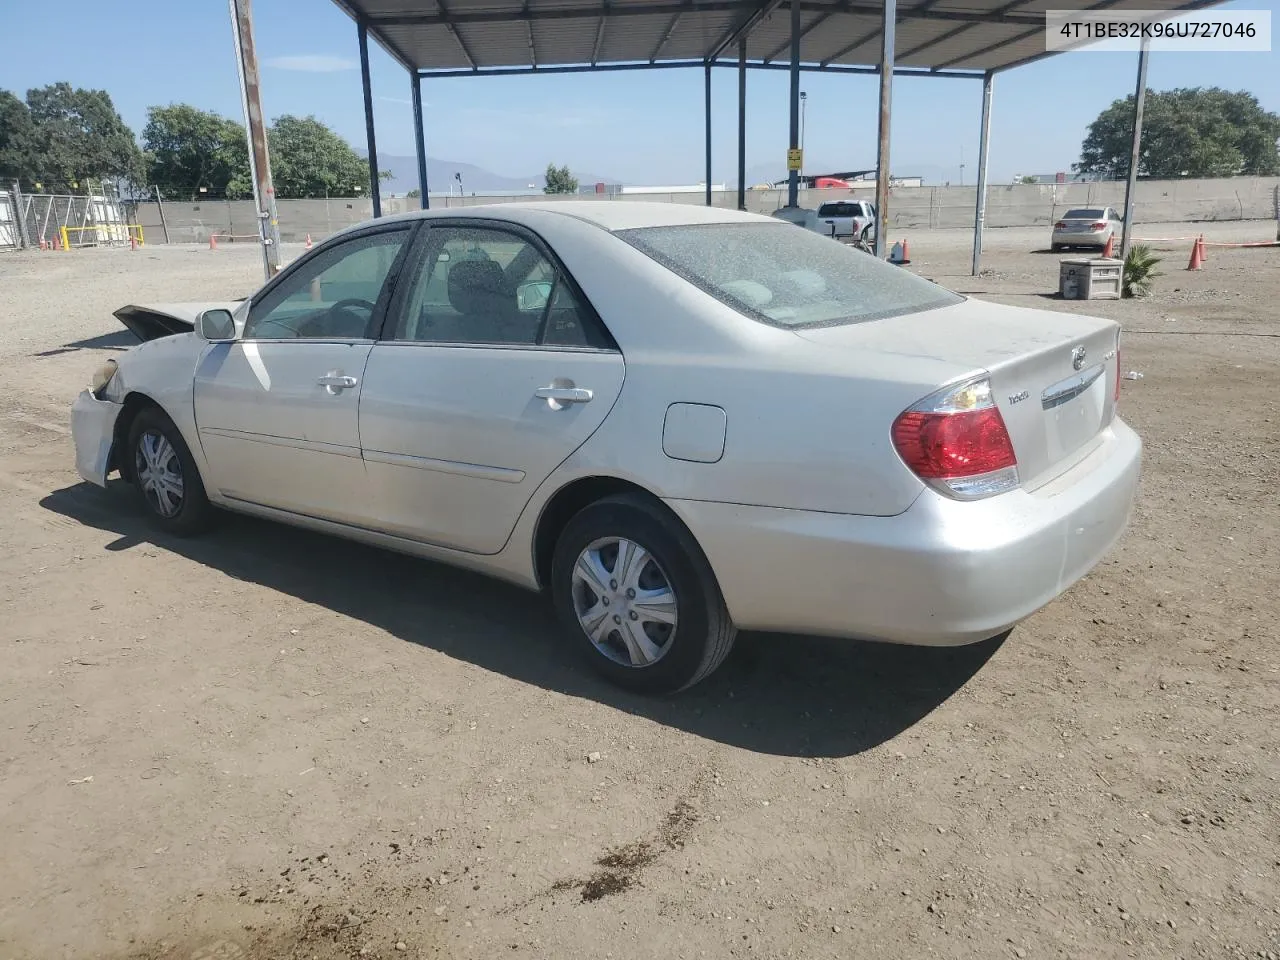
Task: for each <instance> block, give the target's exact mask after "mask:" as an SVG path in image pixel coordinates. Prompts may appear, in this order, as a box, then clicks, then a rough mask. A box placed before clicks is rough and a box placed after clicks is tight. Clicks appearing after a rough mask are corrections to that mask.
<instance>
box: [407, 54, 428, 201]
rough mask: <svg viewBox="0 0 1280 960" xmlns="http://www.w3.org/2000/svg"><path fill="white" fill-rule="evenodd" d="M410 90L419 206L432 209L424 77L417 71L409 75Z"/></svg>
mask: <svg viewBox="0 0 1280 960" xmlns="http://www.w3.org/2000/svg"><path fill="white" fill-rule="evenodd" d="M409 92H410V94H411V96H412V99H413V143H414V149H415V150H416V151H417V154H418V192H419V193H420V194H421V195H422V196H421V198H420V200H421V203H420V204H419V206H421V207H422V209H423V210H430V209H431V201H430V199H428V197H427V139H426V137H425V136H424V135H423V132H422V78H421V77H420V76H418V75H417V74H416V73H414V74H412V75H411V76H410V77H409Z"/></svg>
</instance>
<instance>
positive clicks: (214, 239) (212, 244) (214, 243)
mask: <svg viewBox="0 0 1280 960" xmlns="http://www.w3.org/2000/svg"><path fill="white" fill-rule="evenodd" d="M209 249H210V250H217V249H218V235H217V234H216V233H211V234H209Z"/></svg>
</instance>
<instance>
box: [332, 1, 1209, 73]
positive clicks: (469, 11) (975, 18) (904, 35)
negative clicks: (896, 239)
mask: <svg viewBox="0 0 1280 960" xmlns="http://www.w3.org/2000/svg"><path fill="white" fill-rule="evenodd" d="M335 2H336V3H337V4H338V6H340V7H342V8H343V9H344V10H346V12H347V13H348V14H349V15H350V16H351V17H352V18H353V19H355V20H356V21H357V22H358V23H361V24H363V25H364V26H365V27H366V28H367V29H368V31H369V34H370V35H371V36H372V37H373V38H374V39H376V40H377V41H378V43H379V44H381V45H382V46H383V47H384V48H385V49H386V50H387V51H388V53H390V54H391V56H392V57H393V58H394V59H396V60H397V61H399V62H400V64H401V65H402V66H404V67H405V68H406V69H408V70H410V71H416V72H422V73H425V74H428V75H431V74H436V75H438V74H440V73H449V74H452V73H457V72H461V73H466V74H476V73H485V72H499V71H500V72H503V73H509V72H517V71H519V72H524V71H535V70H539V69H542V70H550V71H556V72H558V71H557V68H565V67H575V68H578V67H584V66H585V67H594V68H597V69H599V68H602V67H603V68H606V69H607V68H612V69H619V68H625V67H638V66H695V65H698V64H701V63H705V62H707V61H715V60H717V59H719V58H720V57H722V56H724V55H725V54H728V55H730V56H732V57H733V58H734V61H735V64H736V59H737V57H736V54H737V46H738V42H739V41H740V40H742V39H745V40H746V42H747V59H748V60H750V61H753V62H754V63H755V64H761V63H763V64H769V65H772V64H774V63H778V66H783V63H780V62H778V58H784V59H785V60H788V61H789V59H790V37H791V24H790V17H789V5H788V4H786V3H784V2H783V0H763V2H762V0H335ZM797 2H798V5H799V7H800V33H801V36H800V60H801V62H802V63H803V64H805V69H807V70H830V71H831V72H843V70H842V68H843V69H849V68H855V69H859V72H862V71H866V72H875V69H876V67H877V65H878V64H879V63H880V57H881V52H882V51H881V49H880V47H881V37H882V29H881V27H882V17H883V13H884V8H885V4H884V2H883V0H881V2H870V0H797ZM1211 2H1212V0H1100V2H1093V3H1090V2H1082V0H910V2H909V3H905V4H898V6H897V20H896V24H897V28H896V37H895V43H894V50H895V62H896V67H897V69H898V71H899V72H900V73H905V72H913V71H917V70H918V71H920V72H922V73H926V74H933V75H936V74H938V73H940V72H944V73H943V75H945V72H953V71H954V72H956V73H963V72H966V71H973V72H975V73H977V74H979V75H981V74H983V73H986V72H988V71H998V70H1004V69H1007V68H1009V67H1013V66H1018V65H1020V64H1022V63H1026V62H1029V61H1031V60H1036V59H1039V58H1040V57H1043V56H1045V55H1046V53H1045V43H1044V11H1045V10H1047V9H1050V8H1052V9H1079V10H1081V11H1087V10H1103V9H1105V10H1112V11H1115V10H1125V9H1140V10H1170V11H1175V10H1192V9H1197V8H1200V7H1205V6H1209V5H1210V3H1211Z"/></svg>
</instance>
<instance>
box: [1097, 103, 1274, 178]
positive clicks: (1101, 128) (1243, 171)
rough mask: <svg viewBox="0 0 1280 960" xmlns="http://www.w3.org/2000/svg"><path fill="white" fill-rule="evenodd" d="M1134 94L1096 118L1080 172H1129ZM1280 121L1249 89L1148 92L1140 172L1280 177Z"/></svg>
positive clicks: (1159, 175)
mask: <svg viewBox="0 0 1280 960" xmlns="http://www.w3.org/2000/svg"><path fill="white" fill-rule="evenodd" d="M1132 137H1133V96H1132V95H1130V96H1128V97H1126V98H1125V99H1124V100H1117V101H1115V102H1114V103H1112V104H1111V106H1109V107H1108V108H1107V109H1106V110H1104V111H1102V113H1101V114H1099V115H1098V119H1097V120H1095V121H1094V122H1093V123H1091V124H1090V125H1089V130H1088V133H1087V135H1086V136H1085V139H1084V144H1083V145H1082V146H1081V148H1080V162H1079V163H1077V164H1075V169H1076V170H1077V171H1079V172H1081V173H1096V174H1102V175H1104V176H1110V177H1115V178H1123V177H1126V176H1128V174H1129V155H1130V152H1131V151H1132V142H1131V141H1132ZM1277 140H1280V116H1277V115H1276V114H1274V113H1270V112H1268V111H1266V110H1263V109H1262V107H1261V105H1260V104H1259V103H1258V99H1257V97H1255V96H1253V94H1251V93H1248V92H1247V91H1244V90H1240V91H1236V92H1234V93H1233V92H1231V91H1228V90H1223V89H1221V88H1218V87H1210V88H1207V89H1206V88H1201V87H1190V88H1182V89H1177V90H1167V91H1165V92H1163V93H1161V92H1157V91H1154V90H1148V91H1147V95H1146V102H1145V107H1144V110H1143V119H1142V149H1141V152H1140V153H1139V156H1138V175H1139V176H1141V177H1151V178H1156V179H1172V178H1177V177H1234V176H1275V175H1276V174H1277V173H1280V150H1278V149H1277Z"/></svg>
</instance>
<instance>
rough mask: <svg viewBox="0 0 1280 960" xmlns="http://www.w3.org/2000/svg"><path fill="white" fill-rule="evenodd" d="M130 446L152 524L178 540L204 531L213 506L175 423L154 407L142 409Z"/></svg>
mask: <svg viewBox="0 0 1280 960" xmlns="http://www.w3.org/2000/svg"><path fill="white" fill-rule="evenodd" d="M128 443H129V458H130V463H131V467H132V479H133V482H134V486H136V487H137V489H138V493H139V494H141V496H142V502H143V504H144V505H145V506H146V509H147V513H148V515H149V516H150V517H151V520H152V522H153V523H155V524H156V525H157V526H158V527H160V529H162V530H164V531H165V532H167V533H172V534H176V535H178V536H189V535H191V534H194V533H198V532H200V531H201V530H203V529H204V528H205V527H206V526H207V525H208V523H209V520H210V519H211V514H212V512H213V508H212V506H211V505H210V503H209V498H208V497H207V496H206V495H205V491H204V483H203V482H202V481H201V479H200V472H199V470H198V469H197V468H196V464H195V460H194V459H193V458H192V456H191V451H190V450H189V449H188V448H187V444H186V442H185V441H184V440H183V439H182V433H181V431H179V430H178V428H177V427H176V426H175V425H174V423H173V421H172V420H170V419H169V418H168V417H167V416H165V414H164V413H163V412H162V411H161V410H159V409H157V408H155V407H149V408H147V409H145V410H142V411H140V412H139V413H138V415H137V416H136V417H134V419H133V423H132V424H130V426H129V440H128Z"/></svg>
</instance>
